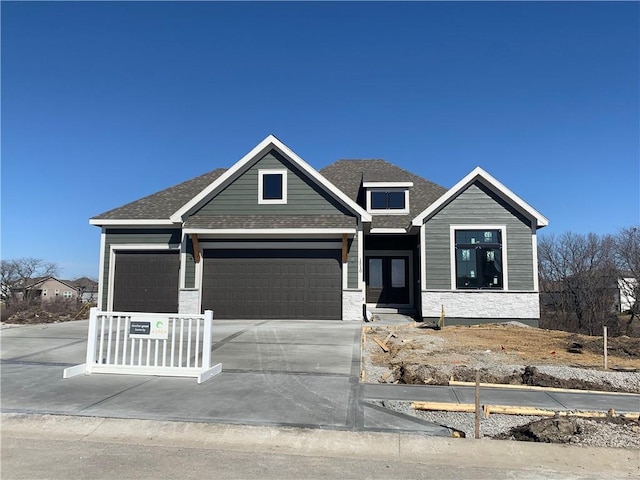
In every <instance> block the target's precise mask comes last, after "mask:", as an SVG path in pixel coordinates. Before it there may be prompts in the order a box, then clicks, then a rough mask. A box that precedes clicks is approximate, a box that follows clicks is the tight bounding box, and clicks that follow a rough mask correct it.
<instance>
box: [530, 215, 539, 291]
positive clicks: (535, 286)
mask: <svg viewBox="0 0 640 480" xmlns="http://www.w3.org/2000/svg"><path fill="white" fill-rule="evenodd" d="M531 248H532V252H533V269H532V271H533V289H534V290H535V291H536V292H539V291H540V283H539V279H538V234H537V232H536V227H535V226H532V227H531Z"/></svg>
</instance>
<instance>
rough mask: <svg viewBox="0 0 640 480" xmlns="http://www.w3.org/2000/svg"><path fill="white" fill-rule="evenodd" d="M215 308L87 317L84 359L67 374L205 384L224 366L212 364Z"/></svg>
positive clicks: (95, 311)
mask: <svg viewBox="0 0 640 480" xmlns="http://www.w3.org/2000/svg"><path fill="white" fill-rule="evenodd" d="M212 324H213V312H212V311H211V310H207V311H205V313H204V315H184V314H183V315H177V314H176V315H173V314H159V313H137V312H101V311H99V310H98V309H97V308H92V309H91V311H90V316H89V333H88V338H87V356H86V362H85V363H83V364H80V365H76V366H74V367H70V368H66V369H65V370H64V373H63V375H62V376H63V378H70V377H74V376H76V375H83V374H85V375H88V374H91V373H116V374H126V375H159V376H186V377H196V378H197V379H198V383H202V382H204V381H206V380H208V379H209V378H211V377H213V376H215V375H217V374H219V373H220V372H221V371H222V364H220V363H218V364H216V365H211V346H212V339H211V338H212V337H211V332H212Z"/></svg>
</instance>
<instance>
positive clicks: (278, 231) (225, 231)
mask: <svg viewBox="0 0 640 480" xmlns="http://www.w3.org/2000/svg"><path fill="white" fill-rule="evenodd" d="M183 233H185V234H187V235H192V234H194V233H197V234H198V235H207V234H218V235H239V236H256V235H301V234H302V235H319V234H343V233H346V234H350V235H355V233H356V229H355V228H254V229H247V228H185V229H184V230H183Z"/></svg>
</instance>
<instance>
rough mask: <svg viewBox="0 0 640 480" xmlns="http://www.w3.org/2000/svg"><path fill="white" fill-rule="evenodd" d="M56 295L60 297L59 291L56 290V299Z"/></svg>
mask: <svg viewBox="0 0 640 480" xmlns="http://www.w3.org/2000/svg"><path fill="white" fill-rule="evenodd" d="M58 295H60V290H58V289H57V288H56V297H57V296H58Z"/></svg>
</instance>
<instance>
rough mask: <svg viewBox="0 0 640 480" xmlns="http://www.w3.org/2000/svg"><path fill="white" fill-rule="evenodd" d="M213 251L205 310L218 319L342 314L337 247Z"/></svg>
mask: <svg viewBox="0 0 640 480" xmlns="http://www.w3.org/2000/svg"><path fill="white" fill-rule="evenodd" d="M264 255H265V252H257V251H245V250H235V251H232V250H207V251H205V252H204V259H203V263H204V268H203V286H202V289H203V294H202V303H203V309H209V308H210V309H212V310H213V311H214V315H215V316H216V318H238V319H240V318H277V319H287V318H292V319H340V318H341V315H342V270H341V269H342V265H341V260H340V252H339V251H332V250H299V251H293V250H277V251H269V255H271V256H270V257H269V258H267V257H265V256H264Z"/></svg>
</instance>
